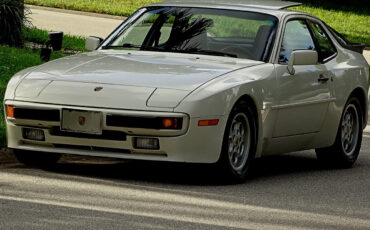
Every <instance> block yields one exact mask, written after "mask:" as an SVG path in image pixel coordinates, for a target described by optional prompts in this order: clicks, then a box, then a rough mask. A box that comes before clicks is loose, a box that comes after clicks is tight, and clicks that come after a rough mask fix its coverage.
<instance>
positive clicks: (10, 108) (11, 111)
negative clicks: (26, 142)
mask: <svg viewBox="0 0 370 230" xmlns="http://www.w3.org/2000/svg"><path fill="white" fill-rule="evenodd" d="M6 116H7V117H9V118H14V106H13V105H7V106H6Z"/></svg>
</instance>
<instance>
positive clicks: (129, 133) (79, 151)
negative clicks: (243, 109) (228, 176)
mask: <svg viewBox="0 0 370 230" xmlns="http://www.w3.org/2000/svg"><path fill="white" fill-rule="evenodd" d="M6 104H11V105H14V106H15V107H22V108H32V109H57V110H59V111H61V110H62V109H75V110H85V111H98V112H102V113H103V114H104V116H103V117H104V119H103V129H104V130H107V131H111V132H121V133H124V135H125V138H124V140H119V138H112V139H107V138H105V139H102V138H94V137H86V136H82V135H81V136H78V135H73V136H63V135H56V134H55V132H54V131H55V129H56V128H58V127H60V123H61V122H60V121H40V120H27V119H6V127H7V139H8V147H9V148H11V149H21V150H30V151H42V152H56V153H64V154H74V155H87V156H97V157H110V158H122V159H138V160H153V161H171V162H189V163H214V162H216V161H217V160H218V159H219V156H220V153H221V147H222V140H223V133H224V128H225V123H226V121H224V117H222V116H213V117H211V118H208V117H201V118H190V117H189V116H188V115H186V114H183V113H168V112H163V113H162V112H151V111H129V110H112V109H100V108H85V107H73V106H62V105H49V104H39V103H28V102H19V101H6ZM107 114H117V115H123V116H138V117H152V116H159V117H179V116H181V117H182V118H183V126H182V129H181V130H154V129H145V128H135V127H109V126H107V125H106V120H105V117H106V115H107ZM204 119H219V120H220V122H219V124H218V125H217V126H207V127H198V121H199V120H204ZM24 128H36V129H41V130H43V131H44V134H45V141H34V140H28V139H25V138H24V135H23V129H24ZM137 137H151V138H157V139H158V140H159V146H160V148H159V149H158V150H142V149H136V148H135V145H134V139H135V138H137Z"/></svg>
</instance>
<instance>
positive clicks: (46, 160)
mask: <svg viewBox="0 0 370 230" xmlns="http://www.w3.org/2000/svg"><path fill="white" fill-rule="evenodd" d="M13 153H14V156H15V157H16V158H17V160H18V161H19V162H20V163H22V164H24V165H27V166H31V167H40V168H51V167H53V166H54V165H55V164H56V163H57V162H58V160H59V159H60V158H61V156H62V155H61V154H57V153H44V152H34V151H25V150H19V149H13Z"/></svg>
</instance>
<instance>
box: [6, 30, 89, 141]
mask: <svg viewBox="0 0 370 230" xmlns="http://www.w3.org/2000/svg"><path fill="white" fill-rule="evenodd" d="M23 33H24V38H25V41H28V42H35V43H40V44H42V43H45V42H46V41H47V40H48V33H47V31H44V30H38V29H25V30H24V31H23ZM84 47H85V39H84V38H80V37H74V36H68V35H67V36H66V35H65V36H64V38H63V48H64V49H66V50H75V51H83V50H84ZM66 55H67V54H66V53H65V52H63V51H58V52H53V53H52V56H51V60H53V59H57V58H60V57H64V56H66ZM42 63H43V61H41V59H40V50H39V49H36V50H33V49H28V48H13V47H8V46H4V45H0V101H1V102H2V101H3V98H4V93H5V89H6V86H7V84H8V81H9V79H10V78H11V77H12V76H13V75H14V74H15V73H17V72H19V71H21V70H23V69H26V68H28V67H32V66H36V65H40V64H42ZM0 109H1V111H2V112H0V146H4V145H5V123H4V122H5V121H4V114H3V111H4V109H3V103H1V105H0Z"/></svg>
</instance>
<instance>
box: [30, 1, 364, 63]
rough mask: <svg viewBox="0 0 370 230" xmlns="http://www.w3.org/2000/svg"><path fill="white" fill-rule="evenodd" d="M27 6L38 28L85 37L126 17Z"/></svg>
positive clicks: (104, 30) (99, 33)
mask: <svg viewBox="0 0 370 230" xmlns="http://www.w3.org/2000/svg"><path fill="white" fill-rule="evenodd" d="M27 7H28V8H29V9H30V10H31V12H32V14H31V16H30V19H31V21H32V23H33V25H34V26H36V27H37V28H40V29H45V30H51V31H63V32H64V33H66V34H71V35H78V36H83V37H87V36H91V35H92V36H98V37H102V38H106V37H107V36H108V35H109V34H110V33H111V32H112V31H113V30H114V29H115V28H116V27H117V26H119V25H120V24H121V23H122V22H123V20H124V19H125V18H124V17H117V16H110V15H106V14H96V13H86V12H80V11H74V10H63V9H56V8H49V7H39V6H33V5H27ZM364 56H365V58H366V60H367V62H368V63H370V50H365V52H364Z"/></svg>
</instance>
